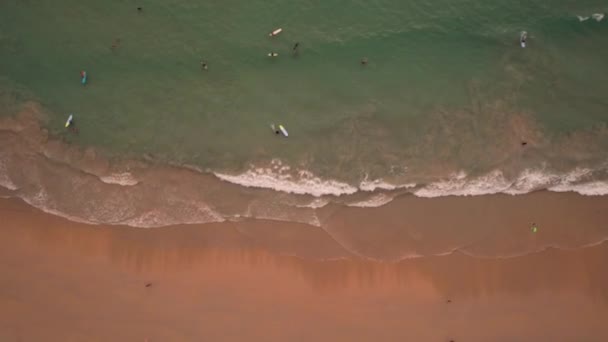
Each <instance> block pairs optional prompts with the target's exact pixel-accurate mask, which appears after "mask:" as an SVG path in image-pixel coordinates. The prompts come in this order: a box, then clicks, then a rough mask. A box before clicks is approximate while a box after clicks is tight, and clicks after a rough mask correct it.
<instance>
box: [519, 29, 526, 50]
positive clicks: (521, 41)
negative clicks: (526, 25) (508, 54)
mask: <svg viewBox="0 0 608 342" xmlns="http://www.w3.org/2000/svg"><path fill="white" fill-rule="evenodd" d="M526 39H528V32H526V31H523V32H522V33H521V35H520V36H519V45H521V47H522V48H525V47H526Z"/></svg>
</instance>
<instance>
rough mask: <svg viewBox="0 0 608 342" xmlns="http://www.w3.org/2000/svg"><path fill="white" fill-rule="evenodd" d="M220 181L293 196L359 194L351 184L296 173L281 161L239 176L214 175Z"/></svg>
mask: <svg viewBox="0 0 608 342" xmlns="http://www.w3.org/2000/svg"><path fill="white" fill-rule="evenodd" d="M214 174H215V176H217V177H218V178H219V179H221V180H223V181H226V182H230V183H234V184H238V185H241V186H246V187H253V188H265V189H272V190H276V191H283V192H287V193H292V194H300V195H312V196H315V197H320V196H324V195H333V196H340V195H349V194H353V193H355V192H357V188H355V187H354V186H351V185H349V184H346V183H343V182H339V181H335V180H322V179H321V178H319V177H317V176H315V175H314V174H313V173H312V172H310V171H307V170H297V171H296V172H295V173H294V172H292V171H291V169H290V168H289V167H286V166H283V165H282V164H281V163H280V161H276V160H275V161H273V163H272V164H271V166H270V167H267V168H260V167H251V168H250V169H249V170H248V171H246V172H244V173H242V174H239V175H229V174H224V173H214Z"/></svg>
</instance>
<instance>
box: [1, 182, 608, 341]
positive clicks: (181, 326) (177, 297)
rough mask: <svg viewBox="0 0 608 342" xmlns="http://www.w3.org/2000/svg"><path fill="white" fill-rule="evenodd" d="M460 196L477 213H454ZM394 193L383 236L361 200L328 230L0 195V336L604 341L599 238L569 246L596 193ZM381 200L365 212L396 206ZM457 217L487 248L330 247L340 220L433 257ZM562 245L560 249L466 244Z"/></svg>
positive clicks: (597, 217)
mask: <svg viewBox="0 0 608 342" xmlns="http://www.w3.org/2000/svg"><path fill="white" fill-rule="evenodd" d="M471 200H474V201H483V203H485V204H484V205H485V207H484V208H485V209H484V210H482V211H480V212H472V211H471V210H470V209H467V208H468V207H469V206H471V204H470V203H475V202H470V201H471ZM540 200H542V201H540ZM513 201H515V202H513ZM537 202H538V203H539V204H538V205H535V206H534V211H533V213H534V215H535V216H537V217H539V220H543V223H542V224H541V223H539V225H540V228H541V229H540V231H539V232H538V233H537V234H533V233H531V232H530V231H529V229H528V227H527V226H526V225H527V224H528V223H527V222H528V221H529V220H530V217H528V216H526V215H529V213H528V214H525V213H526V211H524V210H523V209H522V208H526V207H529V206H530V205H531V203H537ZM399 203H400V205H405V204H408V205H410V209H411V210H410V211H409V212H410V214H407V210H405V211H404V210H403V208H402V209H401V212H402V213H403V214H402V215H401V217H402V220H403V221H405V222H408V224H407V225H405V226H403V225H401V226H399V225H396V224H394V223H391V222H390V221H385V222H384V225H385V226H386V228H387V230H385V231H382V230H381V229H382V224H381V223H380V222H376V221H375V220H372V219H367V220H366V218H365V217H366V216H365V215H362V214H357V213H362V212H363V211H352V212H351V211H350V210H349V211H346V212H342V213H339V214H336V213H333V214H332V215H333V216H332V217H330V218H329V220H330V222H331V223H332V225H333V227H334V228H332V229H333V231H332V232H330V234H331V236H333V237H334V238H337V239H338V240H334V238H331V237H330V235H328V234H326V233H325V232H324V231H322V230H321V229H318V228H314V227H309V226H304V225H297V224H286V223H272V222H264V221H250V222H242V223H223V224H211V225H198V226H197V225H193V226H180V227H168V228H158V229H136V228H128V227H105V226H91V225H85V224H79V223H73V222H70V221H67V220H65V219H62V218H59V217H55V216H52V215H49V214H45V213H42V212H40V211H38V210H37V209H34V208H31V207H29V206H27V205H26V204H24V203H22V202H20V201H17V200H0V341H149V342H154V341H218V340H228V341H246V340H252V341H320V340H323V341H370V340H372V341H449V340H454V341H608V271H607V270H608V268H607V267H606V262H608V245H607V244H606V243H597V244H596V245H593V246H592V245H590V246H588V247H581V246H584V245H589V244H591V243H593V242H594V241H595V242H598V241H599V240H598V239H600V240H601V236H602V234H603V233H606V232H608V229H606V225H605V222H606V217H607V216H606V215H608V207H606V206H605V205H606V199H605V198H584V197H582V196H576V195H571V194H550V193H540V194H532V195H525V196H519V197H509V196H484V197H479V198H475V199H471V198H447V199H439V200H420V199H415V198H406V199H404V200H402V201H401V202H396V203H395V204H392V205H393V206H395V205H398V204H399ZM513 203H522V205H518V204H515V205H514V204H513ZM565 203H570V205H568V206H566V205H565ZM478 204H479V203H478ZM479 205H481V204H479ZM393 206H385V207H382V208H378V210H377V213H376V214H381V213H382V212H381V211H382V210H384V211H386V213H387V215H388V213H389V212H390V213H393V214H394V216H395V215H396V216H395V217H397V216H398V215H397V213H399V210H398V208H396V207H393ZM412 206H413V208H412ZM493 208H494V209H493ZM602 208H603V209H602ZM421 210H430V211H432V212H436V213H438V214H436V215H429V214H428V213H427V214H426V215H424V213H420V211H421ZM435 210H438V212H437V211H435ZM463 210H464V213H463V212H462V211H463ZM467 210H468V212H467ZM585 210H588V212H586V211H585ZM358 215H359V216H358ZM373 217H376V218H377V217H381V216H373ZM390 217H392V216H390ZM425 217H426V219H424V218H425ZM429 217H430V218H429ZM509 218H510V219H509ZM395 219H396V218H395ZM422 223H424V226H425V227H424V229H423V228H421V227H419V226H417V225H421V224H422ZM461 224H471V225H474V226H467V227H466V229H465V230H468V231H478V232H485V233H484V234H481V233H480V235H479V236H483V237H484V238H483V239H481V240H483V241H484V243H478V244H477V245H475V246H476V247H475V246H473V247H467V248H463V249H462V250H463V251H464V252H459V251H457V252H454V253H450V254H447V255H444V256H430V257H423V258H411V259H405V260H402V261H399V262H388V261H374V260H370V259H362V258H360V257H357V256H353V254H352V250H351V251H348V250H347V249H345V248H343V246H341V244H339V243H337V242H336V241H339V239H340V238H341V237H343V236H345V230H346V229H347V227H352V229H353V230H354V231H355V232H358V233H356V234H354V235H349V238H348V241H350V244H351V245H350V248H351V249H353V250H354V251H355V252H356V251H364V252H365V253H366V254H370V255H371V256H384V255H385V254H386V256H387V257H389V259H390V258H393V257H395V256H397V255H398V254H399V253H402V252H403V248H402V246H401V245H400V244H403V243H406V242H407V243H411V246H415V247H416V250H417V251H420V249H421V248H422V249H424V248H425V246H427V245H428V246H431V247H428V249H429V251H428V252H430V253H432V252H433V249H434V248H436V249H442V248H444V247H449V246H448V245H451V244H452V243H454V244H458V243H460V242H459V241H454V240H457V238H456V237H457V236H458V234H456V233H454V232H453V231H457V230H458V229H462V227H459V225H461ZM522 224H523V225H524V227H522ZM488 225H490V226H491V227H488ZM397 227H401V229H402V230H401V231H399V230H398V229H397ZM446 227H447V228H446ZM484 229H489V230H484ZM509 229H510V231H509ZM488 231H493V232H495V233H493V234H490V235H488ZM374 232H375V234H374ZM509 233H511V234H512V235H513V236H514V237H511V238H510V236H511V235H509ZM425 234H426V235H425ZM374 236H376V237H377V238H375V239H374ZM475 236H477V235H475ZM425 238H426V239H430V240H433V241H445V243H442V244H445V246H439V245H437V243H434V244H427V243H425V242H424V241H425ZM365 239H371V240H368V241H367V243H365ZM465 240H467V239H465ZM481 240H480V241H481ZM570 240H574V241H570ZM390 241H393V242H394V243H393V244H390V243H389V242H390ZM404 241H405V242H404ZM412 241H413V242H412ZM568 241H570V243H568ZM342 243H343V242H342ZM383 244H385V245H386V248H384V246H383ZM442 244H440V245H442ZM562 244H566V246H565V247H568V248H570V249H569V250H564V249H555V248H548V249H546V250H544V251H540V252H534V253H529V254H527V255H522V256H515V257H503V258H497V257H475V256H470V255H466V254H464V253H469V254H470V253H473V252H474V253H478V254H480V255H485V254H492V253H491V252H492V251H494V252H496V253H495V254H501V253H503V252H504V253H506V254H509V253H515V254H517V252H518V251H519V252H522V251H524V250H526V249H532V250H535V249H539V246H544V245H562ZM395 245H399V246H401V247H399V248H397V247H395ZM408 246H409V245H408ZM438 246H439V247H438ZM440 247H441V248H440ZM382 251H386V253H382ZM397 251H399V252H397ZM286 254H292V255H298V256H297V257H296V256H290V255H286ZM402 256H403V255H402ZM328 258H330V259H332V260H329V259H328ZM322 259H325V260H322ZM146 285H149V286H146Z"/></svg>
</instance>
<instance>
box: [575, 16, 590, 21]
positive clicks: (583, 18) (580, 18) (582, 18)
mask: <svg viewBox="0 0 608 342" xmlns="http://www.w3.org/2000/svg"><path fill="white" fill-rule="evenodd" d="M576 17H577V18H578V21H587V20H589V17H583V16H580V15H577V16H576Z"/></svg>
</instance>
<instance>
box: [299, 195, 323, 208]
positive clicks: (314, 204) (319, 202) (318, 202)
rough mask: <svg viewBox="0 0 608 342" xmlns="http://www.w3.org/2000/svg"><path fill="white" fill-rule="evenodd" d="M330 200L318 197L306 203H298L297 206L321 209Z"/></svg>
mask: <svg viewBox="0 0 608 342" xmlns="http://www.w3.org/2000/svg"><path fill="white" fill-rule="evenodd" d="M329 202H330V200H329V199H328V198H322V197H316V198H314V199H313V200H312V201H310V202H309V203H306V204H296V207H297V208H311V209H319V208H323V207H324V206H326V205H328V204H329Z"/></svg>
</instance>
